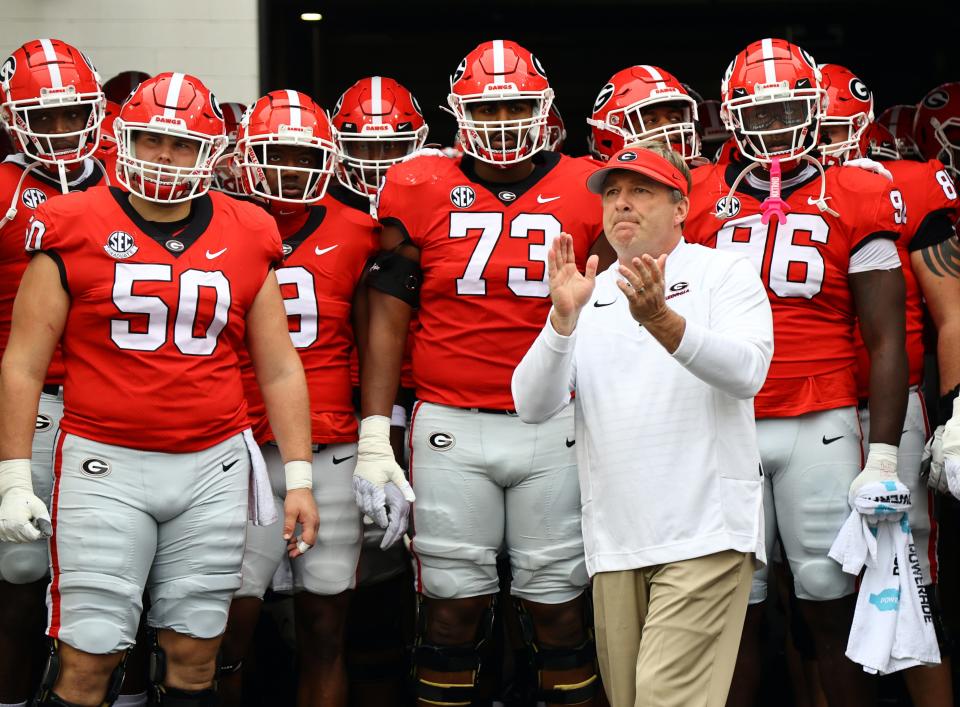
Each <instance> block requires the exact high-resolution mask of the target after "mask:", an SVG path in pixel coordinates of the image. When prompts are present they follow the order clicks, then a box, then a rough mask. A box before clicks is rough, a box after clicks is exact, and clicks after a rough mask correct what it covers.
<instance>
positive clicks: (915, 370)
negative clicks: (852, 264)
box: [855, 160, 958, 398]
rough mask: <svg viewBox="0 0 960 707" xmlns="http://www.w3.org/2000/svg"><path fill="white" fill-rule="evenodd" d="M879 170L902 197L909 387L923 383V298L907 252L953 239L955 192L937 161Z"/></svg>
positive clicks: (861, 357) (861, 387) (861, 356)
mask: <svg viewBox="0 0 960 707" xmlns="http://www.w3.org/2000/svg"><path fill="white" fill-rule="evenodd" d="M883 166H884V167H886V168H887V169H888V170H890V172H891V174H893V183H894V186H895V187H896V188H897V189H898V190H899V191H900V193H901V194H902V195H903V202H904V204H905V205H906V215H907V222H906V223H905V224H904V225H903V235H902V236H901V237H900V238H899V239H898V240H897V254H898V255H899V256H900V263H901V265H902V266H903V279H904V281H905V282H906V293H907V362H908V363H909V366H910V385H920V383H921V382H922V381H923V296H922V293H921V292H920V284H919V283H918V282H917V276H916V275H915V274H914V272H913V266H912V265H911V264H910V253H911V252H912V251H915V250H921V249H923V248H927V247H929V246H932V245H937V244H939V243H942V242H943V241H945V240H947V239H948V238H950V237H951V236H952V235H953V232H954V231H953V224H954V223H956V220H957V214H958V203H957V189H956V186H955V185H954V183H953V180H952V179H950V175H949V174H948V173H947V170H945V169H944V167H943V164H942V163H941V162H940V161H939V160H930V161H929V162H915V161H914V160H891V161H889V162H884V163H883ZM855 333H856V345H857V393H858V395H859V396H860V397H861V398H868V397H869V395H870V356H869V355H868V354H867V348H866V346H865V345H864V343H863V339H862V338H861V336H860V329H859V328H858V329H856V332H855Z"/></svg>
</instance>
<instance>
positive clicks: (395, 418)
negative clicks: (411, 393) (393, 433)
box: [390, 405, 407, 428]
mask: <svg viewBox="0 0 960 707" xmlns="http://www.w3.org/2000/svg"><path fill="white" fill-rule="evenodd" d="M390 426H391V427H404V428H405V427H406V426H407V411H406V410H405V409H404V407H403V405H394V406H393V413H391V415H390Z"/></svg>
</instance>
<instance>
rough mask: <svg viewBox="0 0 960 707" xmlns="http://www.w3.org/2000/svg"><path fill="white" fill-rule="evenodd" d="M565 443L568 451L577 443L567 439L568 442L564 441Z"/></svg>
mask: <svg viewBox="0 0 960 707" xmlns="http://www.w3.org/2000/svg"><path fill="white" fill-rule="evenodd" d="M566 443H567V449H569V448H570V447H572V446H573V445H575V444H576V443H577V440H575V439H568V440H566Z"/></svg>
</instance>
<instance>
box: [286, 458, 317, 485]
mask: <svg viewBox="0 0 960 707" xmlns="http://www.w3.org/2000/svg"><path fill="white" fill-rule="evenodd" d="M283 473H284V475H285V476H286V477H287V491H293V490H294V489H312V488H313V464H311V463H310V462H305V461H292V462H287V463H286V464H284V465H283Z"/></svg>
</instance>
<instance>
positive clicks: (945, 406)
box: [937, 385, 960, 425]
mask: <svg viewBox="0 0 960 707" xmlns="http://www.w3.org/2000/svg"><path fill="white" fill-rule="evenodd" d="M958 397H960V385H957V386H955V387H954V389H953V390H951V391H948V392H947V393H946V394H945V395H941V396H940V404H939V405H938V406H937V412H938V417H937V422H938V423H939V424H941V425H945V424H947V420H949V419H950V418H951V417H952V416H953V401H954V400H956V399H957V398H958Z"/></svg>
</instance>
